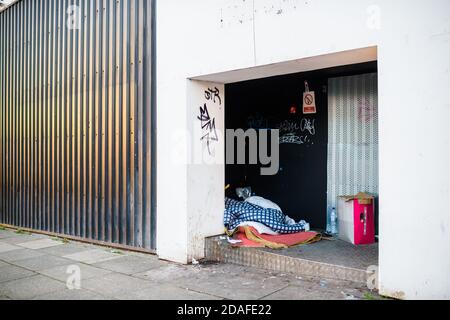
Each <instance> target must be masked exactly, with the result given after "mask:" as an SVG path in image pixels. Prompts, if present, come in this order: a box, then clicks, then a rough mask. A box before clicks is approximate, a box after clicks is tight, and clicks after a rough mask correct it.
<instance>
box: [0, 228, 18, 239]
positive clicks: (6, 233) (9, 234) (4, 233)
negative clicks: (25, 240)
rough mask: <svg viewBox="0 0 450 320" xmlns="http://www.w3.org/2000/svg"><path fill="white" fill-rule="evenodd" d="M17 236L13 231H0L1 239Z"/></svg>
mask: <svg viewBox="0 0 450 320" xmlns="http://www.w3.org/2000/svg"><path fill="white" fill-rule="evenodd" d="M15 235H16V234H15V233H14V231H12V230H7V229H6V230H0V239H5V238H10V237H13V236H15Z"/></svg>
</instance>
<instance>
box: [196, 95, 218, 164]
mask: <svg viewBox="0 0 450 320" xmlns="http://www.w3.org/2000/svg"><path fill="white" fill-rule="evenodd" d="M198 120H200V122H201V126H202V130H203V132H202V137H201V141H206V146H207V148H208V153H209V154H210V155H213V148H212V144H213V143H215V142H218V141H219V137H218V136H217V130H216V119H215V118H211V116H210V115H209V110H208V106H207V105H206V103H205V104H204V106H203V107H200V116H199V117H198Z"/></svg>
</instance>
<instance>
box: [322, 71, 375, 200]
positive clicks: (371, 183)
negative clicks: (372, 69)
mask: <svg viewBox="0 0 450 320" xmlns="http://www.w3.org/2000/svg"><path fill="white" fill-rule="evenodd" d="M328 85H329V93H328V100H329V101H328V108H329V118H328V127H329V131H328V132H329V137H328V207H329V208H330V207H336V201H337V197H338V196H342V195H353V194H356V193H358V192H367V193H371V194H375V195H378V86H377V74H365V75H357V76H351V77H341V78H333V79H330V80H329V83H328Z"/></svg>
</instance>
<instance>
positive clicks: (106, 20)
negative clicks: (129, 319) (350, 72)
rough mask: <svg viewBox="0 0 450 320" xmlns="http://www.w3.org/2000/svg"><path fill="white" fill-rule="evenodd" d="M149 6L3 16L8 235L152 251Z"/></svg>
mask: <svg viewBox="0 0 450 320" xmlns="http://www.w3.org/2000/svg"><path fill="white" fill-rule="evenodd" d="M151 17H152V2H151V1H146V0H46V1H20V2H18V3H17V4H15V5H13V6H12V7H10V8H9V9H7V10H5V11H3V12H1V13H0V153H1V159H0V181H1V189H0V192H1V196H0V223H3V224H8V225H12V226H17V227H21V228H28V229H34V230H41V231H47V232H50V233H56V234H63V235H68V236H74V237H79V238H83V239H88V240H94V241H100V242H105V243H108V244H109V243H110V244H118V245H122V246H129V247H136V248H141V249H144V250H151V249H153V248H154V247H155V246H154V245H155V242H154V239H155V235H154V224H155V221H154V220H155V219H154V217H152V210H151V198H152V197H151V191H152V190H151V182H150V181H151V168H152V161H151V149H152V143H151V141H152V140H151V122H152V121H151V120H152V114H151V110H152V108H151V84H152V83H151V74H152V72H151V70H152V69H151V61H152V59H151V57H152V54H151V52H152V47H151V34H152V18H151Z"/></svg>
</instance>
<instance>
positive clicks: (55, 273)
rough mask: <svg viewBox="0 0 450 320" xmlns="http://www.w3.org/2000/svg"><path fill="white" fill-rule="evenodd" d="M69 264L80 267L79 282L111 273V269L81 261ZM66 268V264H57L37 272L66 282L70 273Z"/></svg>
mask: <svg viewBox="0 0 450 320" xmlns="http://www.w3.org/2000/svg"><path fill="white" fill-rule="evenodd" d="M71 266H78V267H79V268H80V272H81V282H83V281H85V280H89V279H92V278H95V277H102V276H105V275H107V274H109V273H111V271H109V270H104V269H100V268H95V267H93V266H90V265H87V264H83V263H73V262H72V265H71ZM67 268H68V266H67V265H63V266H58V267H54V268H50V269H45V270H40V271H39V273H40V274H42V275H45V276H47V277H50V278H52V279H55V280H59V281H63V282H66V281H67V278H68V277H69V275H70V274H68V273H67V270H68V269H67Z"/></svg>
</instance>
